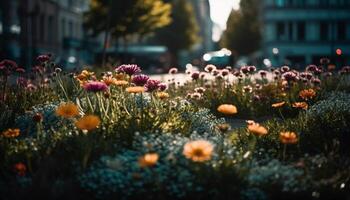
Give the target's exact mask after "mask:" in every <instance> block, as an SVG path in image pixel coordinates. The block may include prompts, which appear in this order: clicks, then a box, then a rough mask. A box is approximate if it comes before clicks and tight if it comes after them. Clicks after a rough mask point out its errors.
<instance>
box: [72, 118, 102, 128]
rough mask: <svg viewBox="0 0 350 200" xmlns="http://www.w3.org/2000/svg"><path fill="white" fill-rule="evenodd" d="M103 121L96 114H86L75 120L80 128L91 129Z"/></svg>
mask: <svg viewBox="0 0 350 200" xmlns="http://www.w3.org/2000/svg"><path fill="white" fill-rule="evenodd" d="M100 123H101V120H100V118H99V117H97V116H95V115H85V116H84V117H82V118H80V119H78V120H77V121H76V122H75V126H76V127H77V128H78V129H80V130H87V131H91V130H94V129H96V128H97V127H98V126H99V125H100Z"/></svg>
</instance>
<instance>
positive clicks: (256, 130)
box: [248, 123, 268, 136]
mask: <svg viewBox="0 0 350 200" xmlns="http://www.w3.org/2000/svg"><path fill="white" fill-rule="evenodd" d="M248 131H249V132H250V133H253V134H254V135H257V136H262V135H266V134H267V133H268V131H267V129H266V128H265V127H263V126H260V125H259V124H258V123H253V124H249V125H248Z"/></svg>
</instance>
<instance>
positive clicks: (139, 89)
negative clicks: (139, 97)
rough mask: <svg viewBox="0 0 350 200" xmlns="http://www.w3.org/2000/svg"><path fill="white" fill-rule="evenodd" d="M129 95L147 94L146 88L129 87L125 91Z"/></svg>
mask: <svg viewBox="0 0 350 200" xmlns="http://www.w3.org/2000/svg"><path fill="white" fill-rule="evenodd" d="M125 90H126V91H127V92H129V93H142V92H145V88H144V87H142V86H134V87H127V88H126V89H125Z"/></svg>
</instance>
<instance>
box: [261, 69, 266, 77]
mask: <svg viewBox="0 0 350 200" xmlns="http://www.w3.org/2000/svg"><path fill="white" fill-rule="evenodd" d="M259 74H260V76H261V78H265V77H266V76H267V71H265V70H259Z"/></svg>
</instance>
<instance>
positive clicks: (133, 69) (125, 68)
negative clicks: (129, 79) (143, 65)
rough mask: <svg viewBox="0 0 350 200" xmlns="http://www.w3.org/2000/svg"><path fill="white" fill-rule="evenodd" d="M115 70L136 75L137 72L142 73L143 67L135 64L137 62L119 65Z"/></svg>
mask: <svg viewBox="0 0 350 200" xmlns="http://www.w3.org/2000/svg"><path fill="white" fill-rule="evenodd" d="M115 71H116V72H117V73H125V74H128V75H129V76H131V75H134V74H136V73H140V72H141V69H140V67H139V66H137V65H135V64H131V65H125V64H124V65H120V66H119V67H117V68H116V69H115Z"/></svg>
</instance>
